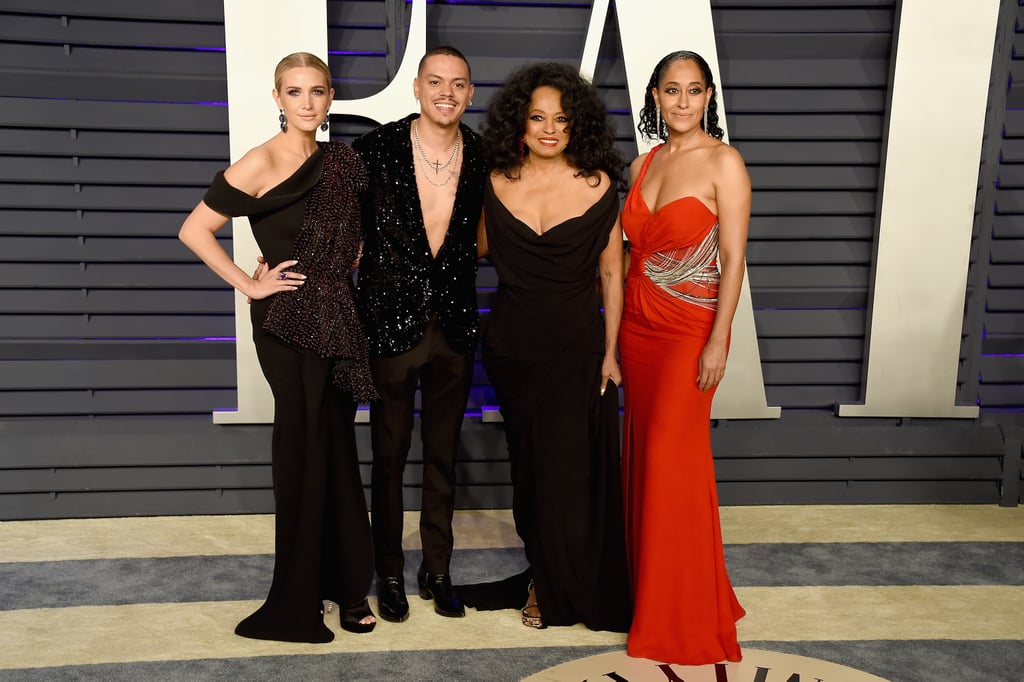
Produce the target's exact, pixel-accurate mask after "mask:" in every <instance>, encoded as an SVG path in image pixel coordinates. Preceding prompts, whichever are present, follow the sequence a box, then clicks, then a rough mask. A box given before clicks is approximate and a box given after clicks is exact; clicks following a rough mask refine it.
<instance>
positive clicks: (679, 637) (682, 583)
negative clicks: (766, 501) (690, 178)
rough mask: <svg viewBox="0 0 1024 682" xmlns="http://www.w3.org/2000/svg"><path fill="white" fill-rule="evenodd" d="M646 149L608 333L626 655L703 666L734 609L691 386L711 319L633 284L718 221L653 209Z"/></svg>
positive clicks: (628, 210) (731, 634)
mask: <svg viewBox="0 0 1024 682" xmlns="http://www.w3.org/2000/svg"><path fill="white" fill-rule="evenodd" d="M660 148H661V147H657V148H655V149H654V150H652V151H651V153H650V154H649V155H648V158H647V160H646V161H645V163H644V166H643V168H642V170H641V172H640V176H639V177H638V178H637V181H636V183H635V184H634V185H633V188H632V190H631V191H630V192H629V195H628V196H627V197H626V203H625V207H624V209H623V212H622V227H623V229H624V230H625V232H626V236H627V237H628V238H629V241H630V258H631V262H630V268H629V272H628V274H627V278H626V297H625V309H624V311H623V320H622V326H621V330H620V333H619V353H620V357H621V362H622V374H623V387H624V391H625V424H624V431H623V463H622V464H623V487H624V490H625V498H626V539H627V549H628V552H629V561H630V567H629V568H630V583H631V589H632V592H633V602H634V613H633V624H632V627H631V628H630V631H629V638H628V641H627V651H628V653H629V655H630V656H637V657H642V658H650V659H654V660H657V661H662V662H666V663H677V664H682V665H703V664H708V663H716V662H719V661H724V660H729V661H738V660H740V657H741V654H740V647H739V644H738V642H737V638H736V621H737V620H739V619H740V618H742V617H743V615H744V611H743V608H742V607H741V606H740V604H739V602H738V601H737V599H736V595H735V593H734V592H733V588H732V584H731V583H730V581H729V576H728V574H727V573H726V568H725V558H724V554H723V550H722V532H721V525H720V522H719V516H718V492H717V489H716V484H715V471H714V463H713V461H712V458H711V434H710V419H711V401H712V398H713V397H714V393H715V392H714V391H713V390H712V391H708V392H706V393H704V392H701V391H700V390H698V388H697V372H698V359H699V357H700V354H701V352H702V351H703V349H704V345H705V344H706V343H707V339H708V336H709V334H710V332H711V326H712V324H713V323H714V319H715V311H713V310H707V309H704V308H701V307H699V306H696V305H693V304H691V303H688V302H686V301H681V300H679V299H676V298H673V297H672V296H671V295H670V294H668V293H667V292H665V291H664V290H662V289H661V288H660V287H658V286H657V285H655V284H653V283H652V282H651V281H650V280H649V279H648V278H647V277H646V276H645V275H644V261H645V259H646V258H648V257H650V255H651V254H653V253H655V252H666V251H675V250H685V249H687V248H692V247H694V246H696V245H697V244H699V243H700V242H701V241H702V240H703V239H704V237H705V236H706V235H707V234H708V232H709V230H711V229H712V228H713V227H714V226H715V225H716V224H717V222H718V219H717V217H716V216H715V215H714V214H713V213H712V212H711V211H710V210H709V209H708V208H707V207H706V206H705V205H704V204H703V202H701V201H700V200H699V199H697V198H695V197H683V198H681V199H678V200H676V201H673V202H671V203H669V204H666V205H665V206H663V207H661V208H660V209H659V210H658V211H657V212H652V211H651V209H650V208H649V207H648V206H647V205H646V204H645V203H644V200H643V197H642V196H641V194H640V186H641V185H642V183H643V179H644V175H645V174H646V172H647V166H648V165H649V164H650V161H651V159H652V158H653V157H654V155H655V153H657V151H658V150H659V149H660Z"/></svg>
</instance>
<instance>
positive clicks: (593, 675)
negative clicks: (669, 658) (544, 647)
mask: <svg viewBox="0 0 1024 682" xmlns="http://www.w3.org/2000/svg"><path fill="white" fill-rule="evenodd" d="M608 680H614V682H638V681H640V680H657V681H658V682H794V681H795V680H803V681H805V682H888V680H885V679H884V678H881V677H878V676H876V675H871V674H868V673H865V672H861V671H859V670H854V669H853V668H847V667H846V666H844V665H839V664H838V663H830V662H829V661H822V660H819V659H817V658H807V657H805V656H794V655H793V654H781V653H778V652H775V651H762V650H761V649H744V650H743V660H742V661H741V662H740V663H719V664H717V665H700V666H690V665H669V664H667V663H658V662H657V661H651V660H648V659H646V658H630V657H629V656H627V655H626V652H625V651H612V652H611V653H607V654H599V655H597V656H588V657H587V658H581V659H579V660H576V661H570V662H568V663H562V664H561V665H556V666H555V667H553V668H548V669H547V670H542V671H540V672H539V673H537V674H536V675H531V676H530V677H527V678H526V681H525V682H598V681H600V682H607V681H608Z"/></svg>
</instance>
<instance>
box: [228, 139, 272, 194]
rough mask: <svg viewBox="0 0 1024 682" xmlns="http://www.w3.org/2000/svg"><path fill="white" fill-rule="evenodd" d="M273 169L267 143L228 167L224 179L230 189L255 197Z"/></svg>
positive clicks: (248, 152)
mask: <svg viewBox="0 0 1024 682" xmlns="http://www.w3.org/2000/svg"><path fill="white" fill-rule="evenodd" d="M273 167H274V156H273V153H272V151H271V150H270V148H269V147H268V143H266V142H264V143H263V144H261V145H259V146H258V147H253V148H252V149H250V150H249V151H247V152H246V153H245V155H244V156H242V158H240V159H239V160H238V161H235V162H234V163H233V164H231V165H230V166H228V168H227V169H226V170H225V171H224V179H225V180H227V181H228V182H229V183H230V184H231V186H232V187H235V188H237V189H240V190H242V191H243V192H245V193H246V194H251V195H253V196H257V195H258V194H259V193H260V190H261V189H263V184H264V180H265V179H266V177H267V176H268V175H269V174H270V173H271V171H272V169H273Z"/></svg>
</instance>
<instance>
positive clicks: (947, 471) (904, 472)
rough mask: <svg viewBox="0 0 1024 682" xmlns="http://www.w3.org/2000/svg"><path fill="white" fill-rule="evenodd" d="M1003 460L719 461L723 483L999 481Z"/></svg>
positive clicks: (953, 458) (996, 458)
mask: <svg viewBox="0 0 1024 682" xmlns="http://www.w3.org/2000/svg"><path fill="white" fill-rule="evenodd" d="M1000 465H1001V462H1000V458H999V457H985V458H982V457H912V458H897V457H848V458H827V459H825V458H800V459H795V458H787V457H777V458H773V459H770V460H768V459H741V458H736V459H724V460H718V461H716V462H715V475H716V476H717V477H718V479H719V480H720V481H765V482H769V481H837V480H838V481H845V480H857V481H889V480H892V479H893V478H900V479H905V480H909V481H913V480H915V479H916V480H924V481H943V480H945V481H971V480H975V481H977V480H983V481H985V480H987V481H998V480H999V479H1000V478H1001V475H1002V468H1001V466H1000Z"/></svg>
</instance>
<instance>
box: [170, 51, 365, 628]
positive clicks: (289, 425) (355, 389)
mask: <svg viewBox="0 0 1024 682" xmlns="http://www.w3.org/2000/svg"><path fill="white" fill-rule="evenodd" d="M274 76H275V78H274V86H275V90H274V98H275V100H276V101H277V105H278V107H279V108H280V111H281V113H280V118H279V121H280V127H281V132H280V133H278V134H277V135H275V136H274V137H272V138H271V139H270V140H268V141H267V142H265V143H263V144H261V145H260V146H258V147H255V148H254V149H252V150H250V151H249V152H248V153H247V154H246V155H245V156H243V157H242V158H241V159H239V160H238V161H237V162H236V163H234V164H233V165H231V166H230V167H229V168H228V169H227V170H225V171H223V172H221V173H218V174H217V175H216V176H215V177H214V180H213V183H212V185H211V186H210V189H209V191H207V193H206V196H205V197H204V198H203V201H202V202H200V203H199V205H198V206H196V208H195V210H193V211H192V213H191V214H190V215H189V217H188V218H187V219H186V220H185V223H184V224H183V225H182V227H181V232H180V234H179V236H180V238H181V240H182V241H183V242H184V243H185V244H186V245H187V246H188V247H189V248H190V249H192V251H194V252H195V253H196V255H198V256H199V257H200V258H201V259H202V260H203V261H204V262H205V263H206V264H207V265H208V266H209V267H210V268H211V269H212V270H213V271H214V272H216V273H217V274H218V275H220V277H221V278H223V279H224V281H226V282H227V283H228V284H230V285H231V286H233V287H234V288H235V289H237V290H239V291H240V292H242V293H243V294H245V295H246V296H248V297H249V298H250V299H251V302H252V308H251V311H250V312H251V317H252V328H253V341H254V343H255V345H256V352H257V356H258V357H259V362H260V367H261V368H262V370H263V374H264V376H266V378H267V381H268V383H269V384H270V388H271V390H272V391H273V394H274V429H273V442H272V446H271V469H272V473H273V484H274V511H275V520H274V524H275V527H274V537H275V561H274V577H273V582H272V584H271V587H270V593H269V595H268V596H267V599H266V602H265V603H264V604H263V605H262V606H261V607H260V608H259V609H258V610H257V611H256V612H255V613H253V614H252V615H250V616H249V617H248V618H246V619H245V620H243V621H242V622H241V623H239V624H238V626H237V628H236V629H235V632H236V633H237V634H239V635H241V636H243V637H252V638H256V639H273V640H282V641H294V642H329V641H331V640H333V639H334V633H333V632H332V631H331V630H330V629H329V628H328V627H327V626H326V625H325V624H324V619H323V617H322V609H323V604H324V603H325V601H326V603H328V604H330V603H331V602H335V603H337V604H339V605H340V607H341V627H342V628H344V629H345V630H349V631H352V632H369V631H370V630H372V629H373V627H374V625H375V623H376V621H375V619H374V616H373V612H372V611H371V610H370V606H369V603H368V602H367V600H366V594H367V590H368V589H369V586H370V581H371V578H372V575H373V549H372V540H371V536H370V526H369V520H368V517H367V513H366V501H365V498H364V496H363V489H362V483H361V480H360V475H359V466H358V461H357V459H356V444H355V431H354V426H353V418H354V416H355V409H356V402H357V401H362V400H368V399H370V398H372V397H374V390H373V383H372V381H371V380H370V375H369V365H368V363H367V349H366V339H365V336H364V335H363V331H362V328H361V327H360V325H359V319H358V316H357V314H356V309H355V303H354V291H353V287H352V280H351V271H352V266H353V264H354V263H355V261H356V259H357V257H358V249H359V233H360V224H359V207H358V200H357V193H358V191H359V190H360V189H361V188H362V187H364V186H365V184H366V173H365V171H364V169H363V166H362V162H361V161H360V160H359V158H358V156H357V155H356V154H355V152H353V151H352V149H351V148H350V147H348V146H347V145H344V144H342V143H317V141H316V139H315V133H316V129H317V127H318V126H323V128H324V129H326V126H327V111H328V108H329V107H330V104H331V101H332V99H333V95H334V91H333V90H332V89H331V87H330V83H331V80H330V78H331V73H330V70H329V69H328V68H327V65H326V64H324V63H323V61H321V60H320V59H319V58H317V57H315V56H314V55H311V54H308V53H305V52H299V53H295V54H292V55H289V56H287V57H285V58H284V59H283V60H281V62H280V63H279V64H278V67H277V70H276V72H275V74H274ZM243 215H245V216H249V220H250V223H251V225H252V229H253V234H254V236H255V237H256V242H257V243H258V245H259V247H260V250H261V251H262V252H263V256H264V258H265V260H266V263H267V266H266V267H261V268H260V270H259V271H257V273H256V275H254V276H252V277H250V276H249V275H247V274H246V273H245V272H243V271H242V270H241V269H240V268H238V266H236V265H235V264H234V263H233V262H232V260H231V258H230V257H229V256H228V254H227V253H226V252H225V251H224V249H223V248H222V247H221V246H220V245H219V244H218V243H217V240H216V237H215V236H214V234H215V233H216V232H217V230H219V229H220V228H221V227H223V226H224V224H225V223H226V222H227V218H228V217H231V216H243Z"/></svg>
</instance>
